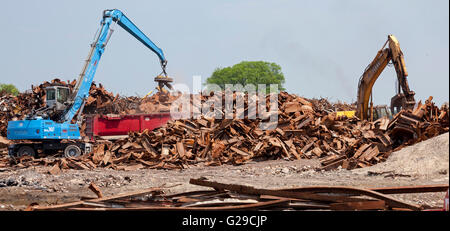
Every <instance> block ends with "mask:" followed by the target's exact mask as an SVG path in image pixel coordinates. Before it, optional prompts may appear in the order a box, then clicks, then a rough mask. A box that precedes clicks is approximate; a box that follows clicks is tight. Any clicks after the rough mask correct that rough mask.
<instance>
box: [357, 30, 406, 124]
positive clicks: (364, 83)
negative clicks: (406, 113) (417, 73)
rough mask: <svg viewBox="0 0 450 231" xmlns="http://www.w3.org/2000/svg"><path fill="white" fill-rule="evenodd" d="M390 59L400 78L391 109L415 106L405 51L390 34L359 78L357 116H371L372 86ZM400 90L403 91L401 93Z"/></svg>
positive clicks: (361, 117) (365, 117)
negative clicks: (404, 55) (408, 78)
mask: <svg viewBox="0 0 450 231" xmlns="http://www.w3.org/2000/svg"><path fill="white" fill-rule="evenodd" d="M387 44H389V47H388V48H385V47H386V45H387ZM390 61H392V63H393V64H394V67H395V70H396V72H397V80H398V89H397V94H396V95H395V96H394V97H393V98H392V99H391V111H394V110H395V109H399V108H407V109H408V108H409V109H412V108H414V105H415V100H414V92H413V91H411V90H410V89H409V85H408V81H407V79H406V77H407V76H408V72H407V70H406V66H405V60H404V57H403V53H402V51H401V50H400V45H399V43H398V40H397V39H396V38H395V37H394V36H393V35H388V40H387V41H386V43H385V44H384V45H383V47H382V48H381V50H379V51H378V53H377V55H376V56H375V58H374V59H373V61H372V62H371V63H370V64H369V65H368V66H367V67H366V69H365V70H364V73H363V74H362V76H361V77H360V79H359V83H358V99H357V110H356V116H358V117H359V118H360V119H368V118H369V117H370V115H369V114H370V113H369V101H370V99H371V95H372V87H373V85H374V84H375V81H376V80H377V79H378V77H379V76H380V74H381V72H383V70H384V68H385V67H386V66H387V65H388V63H389V62H390ZM400 90H401V91H403V93H400Z"/></svg>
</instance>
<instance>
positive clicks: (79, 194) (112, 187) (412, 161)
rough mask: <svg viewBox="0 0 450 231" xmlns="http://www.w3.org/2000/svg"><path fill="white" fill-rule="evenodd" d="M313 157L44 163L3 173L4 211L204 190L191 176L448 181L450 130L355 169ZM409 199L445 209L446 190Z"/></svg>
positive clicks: (262, 180) (289, 183) (345, 182)
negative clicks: (178, 165)
mask: <svg viewBox="0 0 450 231" xmlns="http://www.w3.org/2000/svg"><path fill="white" fill-rule="evenodd" d="M319 166H320V162H319V160H317V159H312V160H307V159H305V160H295V161H286V160H268V161H260V162H256V161H254V162H250V163H247V164H245V165H240V166H232V165H222V166H205V165H201V164H200V165H197V166H192V167H190V168H188V169H182V170H157V169H141V170H136V171H116V170H111V169H94V170H72V169H70V170H66V171H64V172H62V173H60V174H59V175H50V174H49V173H48V170H49V169H50V168H51V167H50V166H49V167H44V166H36V167H30V168H27V169H18V170H4V171H3V172H0V195H1V196H0V210H21V209H24V208H26V207H27V206H28V205H29V204H31V203H34V202H35V203H38V204H40V205H50V204H58V203H65V202H73V201H78V200H80V199H81V198H85V197H91V198H94V197H95V194H94V193H93V192H91V191H90V190H89V189H88V188H87V187H88V186H89V184H90V183H91V182H94V183H95V184H96V185H97V186H99V187H100V189H101V190H102V193H103V194H104V195H105V196H108V195H114V194H119V193H125V192H130V191H135V190H140V189H146V188H150V187H160V186H163V185H164V186H174V187H171V188H167V189H164V191H165V193H167V194H171V193H179V192H186V191H192V190H204V189H205V188H204V187H201V186H196V185H191V184H189V179H190V178H199V177H206V178H208V179H209V180H213V181H218V182H222V183H234V184H244V185H249V186H253V187H256V188H268V189H276V188H291V187H300V186H312V185H335V186H356V187H363V188H376V187H393V186H409V185H431V184H448V182H449V134H448V133H445V134H442V135H440V136H437V137H434V138H431V139H429V140H426V141H423V142H421V143H418V144H415V145H413V146H410V147H406V148H403V149H401V150H400V151H397V152H394V153H392V154H391V156H390V157H389V158H388V160H387V161H386V162H384V163H380V164H377V165H375V166H372V167H368V168H363V169H354V170H345V169H340V168H339V169H338V170H334V171H315V170H314V169H315V168H317V167H319ZM0 171H1V170H0ZM393 196H394V197H396V198H398V199H401V200H404V201H405V202H410V203H416V204H419V205H423V206H425V207H433V208H436V207H442V205H443V198H444V196H445V192H440V193H422V194H405V195H393Z"/></svg>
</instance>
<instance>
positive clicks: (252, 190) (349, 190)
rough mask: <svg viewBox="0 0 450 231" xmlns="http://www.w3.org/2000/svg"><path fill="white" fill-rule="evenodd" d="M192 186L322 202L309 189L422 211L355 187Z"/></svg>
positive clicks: (203, 182) (207, 183)
mask: <svg viewBox="0 0 450 231" xmlns="http://www.w3.org/2000/svg"><path fill="white" fill-rule="evenodd" d="M189 183H191V184H195V185H200V186H206V187H212V188H215V189H222V190H230V191H235V192H240V193H244V194H254V195H262V194H266V195H272V196H281V197H287V198H297V199H310V200H321V199H323V198H321V195H317V194H312V193H308V192H305V191H306V189H307V188H310V189H313V190H314V191H313V192H317V191H320V192H327V193H344V194H345V193H350V194H359V195H363V196H369V197H373V198H376V199H379V200H384V201H385V202H386V204H387V205H389V206H390V207H397V208H408V209H412V210H420V209H421V207H420V206H418V205H415V204H409V203H405V202H402V201H400V200H397V199H395V198H392V197H390V196H387V195H384V194H382V193H379V192H375V191H371V190H367V189H360V188H353V187H342V186H321V187H320V186H319V187H317V186H314V187H305V188H304V189H305V191H303V192H292V191H282V190H270V189H257V188H253V187H250V186H245V185H236V184H222V183H218V182H212V181H206V180H202V179H191V180H190V181H189Z"/></svg>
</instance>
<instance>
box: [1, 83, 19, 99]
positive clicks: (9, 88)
mask: <svg viewBox="0 0 450 231" xmlns="http://www.w3.org/2000/svg"><path fill="white" fill-rule="evenodd" d="M5 93H6V94H12V95H15V96H16V95H18V94H19V90H18V89H17V88H16V86H14V85H12V84H3V83H2V84H0V94H5Z"/></svg>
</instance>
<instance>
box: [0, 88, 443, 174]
mask: <svg viewBox="0 0 450 231" xmlns="http://www.w3.org/2000/svg"><path fill="white" fill-rule="evenodd" d="M73 84H74V83H70V84H69V85H71V86H73ZM42 87H43V86H40V87H38V88H37V89H42ZM35 89H36V88H33V94H28V95H26V96H23V95H21V96H19V97H17V99H14V98H13V99H14V100H16V101H19V100H18V99H19V98H20V97H25V98H27V97H28V98H29V99H30V102H29V105H41V104H42V99H43V96H42V92H41V91H40V90H35ZM90 95H91V96H90V97H89V99H88V101H87V106H86V108H85V110H87V112H89V113H137V112H141V111H146V110H148V111H152V110H161V109H162V107H164V110H167V108H168V105H170V103H171V102H173V101H174V100H175V99H176V97H174V96H170V99H169V100H168V102H166V103H165V104H160V103H159V102H158V101H159V98H158V97H159V95H158V94H156V95H154V96H152V97H150V98H148V99H144V100H141V99H139V98H136V97H128V98H120V97H119V96H118V95H116V96H115V97H114V96H113V94H111V93H108V92H106V91H105V90H104V88H103V86H101V85H99V87H96V86H95V85H93V87H92V88H91V93H90ZM191 96H192V95H191ZM7 97H9V96H7ZM211 97H214V96H204V95H202V96H201V101H202V102H205V101H208V100H210V98H211ZM246 97H247V96H246ZM28 98H27V99H28ZM9 99H11V98H9ZM266 100H267V102H269V96H267V98H266ZM431 100H432V97H430V98H429V99H428V100H427V101H426V102H425V103H423V104H422V103H421V102H420V103H419V105H418V107H417V108H416V109H415V110H414V111H405V110H403V111H401V112H400V113H398V114H396V115H395V116H394V118H393V119H392V120H391V121H389V119H387V118H381V119H379V120H377V121H374V122H368V121H361V120H359V119H358V118H342V117H337V116H336V113H334V112H333V110H341V109H345V110H348V109H352V108H354V106H353V105H346V104H341V103H340V104H337V105H332V104H330V103H329V102H328V101H327V100H325V99H319V100H314V99H313V100H307V99H305V98H302V97H299V96H296V95H293V94H288V93H286V92H281V93H280V94H278V121H277V128H276V129H274V130H266V131H264V130H261V129H259V124H260V123H261V122H262V121H261V120H260V119H248V117H247V114H248V111H249V108H248V105H247V100H246V101H245V112H247V113H246V115H245V116H246V117H245V118H244V119H214V118H211V119H210V118H205V117H201V118H198V119H186V120H183V119H180V120H174V121H169V122H168V123H167V124H166V126H164V127H162V128H159V129H156V130H154V131H147V130H146V131H144V132H142V133H130V134H129V137H128V138H125V139H120V140H116V141H113V142H111V141H102V140H97V143H96V148H95V149H94V151H93V152H91V153H89V154H86V155H84V156H81V157H79V158H75V159H73V158H71V159H64V158H61V159H51V160H49V159H46V158H41V159H36V160H34V159H33V158H30V157H22V158H18V159H15V160H14V161H13V162H14V164H19V166H24V167H26V166H30V165H38V164H45V165H53V166H54V167H53V169H55V171H57V170H59V169H66V168H75V169H92V168H96V167H105V168H112V169H117V170H136V169H141V168H163V169H181V168H187V167H189V165H192V164H197V163H201V162H203V163H205V164H206V165H221V164H244V163H246V162H248V161H252V160H263V159H279V158H284V159H289V160H295V159H302V158H307V159H311V158H321V163H322V165H323V166H322V167H321V169H323V170H331V169H335V168H338V167H339V166H342V168H345V169H354V168H358V167H366V166H371V165H374V164H376V163H378V162H381V161H384V160H386V158H388V156H389V154H390V153H391V152H392V151H395V150H398V149H400V148H402V147H404V146H406V145H411V144H414V143H416V142H419V141H422V140H426V139H428V138H431V137H433V136H436V135H439V134H442V133H445V132H448V128H449V109H448V107H447V106H443V107H441V108H438V107H436V106H435V105H434V103H433V102H432V101H431ZM16 101H14V102H16ZM25 101H27V100H25ZM0 105H2V104H0ZM15 105H18V106H15V108H14V107H13V108H14V109H13V110H9V111H8V110H7V113H4V112H3V110H2V116H1V117H2V118H5V119H3V121H7V120H9V119H11V115H13V116H16V117H18V115H23V114H24V112H23V111H22V110H23V109H24V108H25V106H23V105H24V104H23V103H16V104H15ZM222 105H224V104H222ZM161 106H162V107H161ZM191 107H192V108H193V111H200V109H199V105H196V104H193V103H192V98H191ZM31 108H34V107H33V106H31ZM27 110H30V109H29V108H27ZM19 113H21V114H19ZM4 115H6V116H4ZM5 126H6V125H5ZM2 131H3V130H2ZM2 134H3V133H2ZM0 163H1V162H0ZM0 165H1V164H0ZM3 165H7V164H3Z"/></svg>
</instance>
